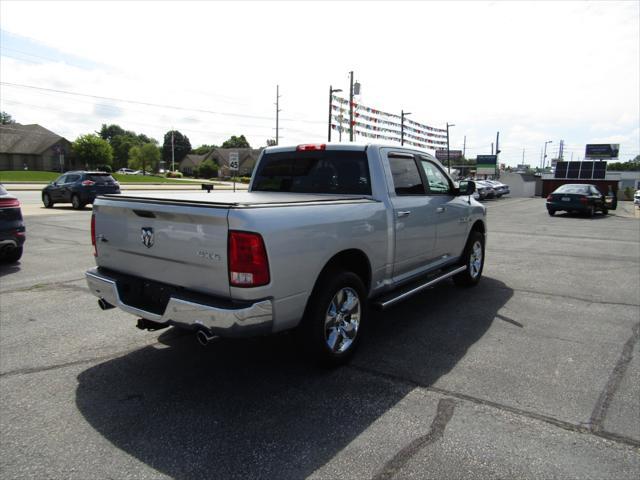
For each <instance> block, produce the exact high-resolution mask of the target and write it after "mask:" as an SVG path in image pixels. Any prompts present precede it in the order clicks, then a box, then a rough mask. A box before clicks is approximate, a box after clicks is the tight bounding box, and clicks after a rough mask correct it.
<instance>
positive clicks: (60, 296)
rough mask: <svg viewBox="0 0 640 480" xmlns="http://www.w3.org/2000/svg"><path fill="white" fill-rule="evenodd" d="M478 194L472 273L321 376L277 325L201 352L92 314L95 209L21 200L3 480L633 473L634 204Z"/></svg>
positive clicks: (639, 248) (637, 439)
mask: <svg viewBox="0 0 640 480" xmlns="http://www.w3.org/2000/svg"><path fill="white" fill-rule="evenodd" d="M214 194H215V193H212V195H214ZM18 196H20V195H18ZM487 205H488V208H489V213H488V225H489V231H490V233H489V238H488V247H487V252H486V256H487V261H486V264H485V270H484V278H483V280H482V282H481V283H480V285H478V286H477V287H476V288H473V289H468V290H465V289H459V288H457V287H455V286H454V285H453V283H452V282H445V283H443V284H441V285H439V286H437V287H435V288H433V289H431V290H428V291H426V292H424V294H421V295H419V296H417V297H414V298H413V299H411V300H409V301H407V302H405V303H403V304H400V305H399V306H398V307H396V308H393V309H391V310H389V311H387V312H385V313H376V314H374V316H373V322H372V325H371V328H370V331H369V337H368V338H367V341H366V343H365V344H363V345H362V348H361V350H360V351H359V352H358V354H357V356H356V358H355V359H354V361H353V362H352V363H351V364H350V365H348V366H345V367H343V368H340V369H337V370H322V369H318V368H316V367H314V366H312V365H309V364H308V363H307V362H306V361H305V360H304V359H303V356H302V354H301V352H299V351H298V349H297V348H296V346H295V344H294V342H293V338H292V336H290V335H280V336H276V337H272V338H265V339H252V340H242V341H239V340H235V341H228V340H227V341H221V342H218V343H216V344H214V345H212V346H210V347H208V348H202V347H200V346H199V345H198V344H197V343H196V341H195V338H194V337H193V336H191V335H184V334H181V333H179V332H176V331H174V330H173V329H167V330H163V331H160V332H154V333H151V332H142V331H139V330H137V329H136V328H135V318H134V317H132V316H130V315H128V314H125V313H123V312H120V311H118V310H110V311H107V312H103V311H100V310H99V309H98V306H97V304H96V299H95V298H94V297H93V296H92V295H90V294H89V293H88V291H87V289H86V286H85V282H84V277H83V274H84V271H85V270H86V269H87V268H89V267H91V266H93V258H92V256H91V244H90V236H89V219H90V215H91V212H90V208H87V209H86V210H84V211H79V212H77V211H73V210H71V209H69V208H64V207H62V208H60V209H58V208H56V209H55V210H54V211H55V213H51V212H48V211H43V210H44V209H40V208H39V207H36V206H35V204H34V206H33V208H32V209H30V213H29V214H28V215H27V216H26V225H27V244H26V246H25V254H24V257H23V259H22V262H21V263H20V264H18V265H16V266H8V267H7V266H4V267H0V474H1V476H2V478H3V479H14V478H56V479H58V478H73V479H75V478H77V479H90V478H115V479H124V478H141V479H157V478H179V479H191V478H193V479H196V478H269V479H275V478H278V479H285V478H304V477H312V478H319V479H320V478H326V479H339V478H344V479H355V478H358V479H359V478H374V479H376V480H380V479H390V478H420V479H426V478H433V479H451V478H478V479H484V478H545V479H547V478H561V479H568V478H581V479H583V478H588V479H624V478H630V479H631V478H632V479H637V478H638V477H639V476H640V400H639V399H640V352H639V345H638V340H639V337H640V222H639V221H638V219H636V218H633V215H634V213H633V207H632V206H630V205H628V204H625V205H623V206H622V208H621V209H620V210H619V211H618V212H617V213H616V214H614V215H609V216H607V217H604V216H601V215H597V216H596V217H594V218H593V219H588V218H585V217H579V216H569V215H565V214H558V215H556V216H555V217H549V216H548V215H547V213H546V210H545V207H544V200H542V199H539V198H537V199H509V198H507V199H501V200H499V201H493V202H488V203H487ZM31 210H32V211H31Z"/></svg>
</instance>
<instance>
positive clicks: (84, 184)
mask: <svg viewBox="0 0 640 480" xmlns="http://www.w3.org/2000/svg"><path fill="white" fill-rule="evenodd" d="M95 184H96V182H94V181H93V180H85V181H84V182H82V185H83V186H84V187H92V186H93V185H95Z"/></svg>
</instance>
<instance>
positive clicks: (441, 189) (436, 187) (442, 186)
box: [420, 160, 451, 193]
mask: <svg viewBox="0 0 640 480" xmlns="http://www.w3.org/2000/svg"><path fill="white" fill-rule="evenodd" d="M420 163H421V164H422V169H423V170H424V174H425V175H426V177H427V183H428V185H429V192H430V193H451V187H450V185H449V179H448V178H447V177H446V176H445V174H444V173H442V172H441V171H440V169H439V168H438V167H436V166H435V165H434V164H433V163H431V162H429V161H428V160H421V162H420Z"/></svg>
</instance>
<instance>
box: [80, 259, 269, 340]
mask: <svg viewBox="0 0 640 480" xmlns="http://www.w3.org/2000/svg"><path fill="white" fill-rule="evenodd" d="M85 277H86V279H87V285H88V286H89V290H90V291H91V293H93V294H94V295H95V296H96V297H98V298H101V299H103V300H104V301H105V302H107V303H110V304H111V305H113V306H115V307H118V308H120V309H121V310H124V311H125V312H128V313H131V314H132V315H136V316H138V317H141V318H146V319H147V320H151V321H153V322H157V323H166V324H169V325H174V324H175V325H178V326H186V327H189V328H193V329H203V328H204V329H207V330H208V331H209V332H210V333H212V334H215V335H220V336H229V337H243V336H253V335H260V334H267V333H271V330H272V325H273V304H272V302H271V300H262V301H259V302H256V303H254V304H252V305H250V306H247V307H244V308H227V307H215V306H211V305H204V304H200V303H194V302H191V301H188V300H184V299H180V298H176V297H173V296H172V297H171V298H170V300H169V303H168V304H167V308H166V309H165V311H164V313H163V314H162V315H158V314H156V313H152V312H147V311H145V310H141V309H139V308H136V307H132V306H131V305H127V304H126V303H124V302H123V301H122V300H121V298H120V294H119V293H118V286H117V283H116V280H115V279H113V278H110V277H109V276H107V275H105V274H104V273H102V272H100V271H98V269H97V268H94V269H91V270H89V271H87V272H86V273H85Z"/></svg>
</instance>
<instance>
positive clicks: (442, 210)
mask: <svg viewBox="0 0 640 480" xmlns="http://www.w3.org/2000/svg"><path fill="white" fill-rule="evenodd" d="M445 210H446V208H444V207H438V208H436V212H438V213H442V212H444V211H445Z"/></svg>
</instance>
